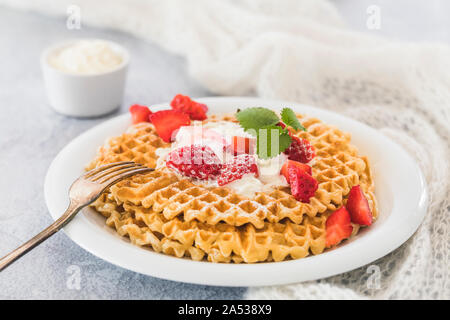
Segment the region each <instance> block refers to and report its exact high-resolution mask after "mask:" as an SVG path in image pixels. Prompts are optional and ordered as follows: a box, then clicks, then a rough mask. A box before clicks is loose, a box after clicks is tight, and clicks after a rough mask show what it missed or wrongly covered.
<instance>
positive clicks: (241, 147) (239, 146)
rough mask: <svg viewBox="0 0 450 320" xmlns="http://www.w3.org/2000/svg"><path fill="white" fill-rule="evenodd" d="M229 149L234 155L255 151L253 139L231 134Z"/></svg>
mask: <svg viewBox="0 0 450 320" xmlns="http://www.w3.org/2000/svg"><path fill="white" fill-rule="evenodd" d="M230 149H231V150H230V152H231V153H232V154H234V155H235V156H237V155H238V154H243V153H246V154H253V153H255V139H252V138H247V137H239V136H233V138H232V139H231V145H230Z"/></svg>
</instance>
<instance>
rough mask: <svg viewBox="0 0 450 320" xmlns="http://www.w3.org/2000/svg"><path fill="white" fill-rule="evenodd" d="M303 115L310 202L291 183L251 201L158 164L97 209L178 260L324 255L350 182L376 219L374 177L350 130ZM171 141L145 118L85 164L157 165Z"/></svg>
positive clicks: (111, 192)
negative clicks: (312, 153) (310, 153)
mask: <svg viewBox="0 0 450 320" xmlns="http://www.w3.org/2000/svg"><path fill="white" fill-rule="evenodd" d="M223 119H225V120H227V121H232V120H233V118H232V117H226V118H223ZM299 119H300V121H301V122H302V124H303V125H304V126H305V127H306V128H307V132H297V133H296V135H297V136H299V137H301V138H305V139H308V140H309V141H310V142H311V144H312V145H313V146H314V148H315V150H316V157H315V159H314V160H313V162H312V163H311V166H312V175H313V177H314V178H315V179H317V181H318V182H319V188H318V190H317V191H316V194H315V196H314V197H313V198H311V201H310V203H309V204H305V203H301V202H299V201H297V200H295V199H294V197H292V196H291V194H290V190H289V188H282V187H280V188H278V189H273V190H272V191H271V192H266V193H257V194H256V195H255V196H254V197H252V198H247V197H244V196H242V195H239V194H237V193H235V192H233V191H232V190H230V189H228V188H225V187H205V186H201V185H198V184H194V183H192V182H191V181H190V180H189V179H187V178H182V177H180V176H179V175H176V174H174V173H173V172H172V171H170V170H169V169H167V168H161V169H157V170H155V171H154V172H151V173H148V174H144V175H138V176H134V177H132V178H130V179H127V180H124V181H122V182H120V183H118V184H116V185H115V186H113V187H111V189H110V190H109V191H108V192H107V193H106V194H105V195H104V196H102V197H101V198H100V199H99V200H98V201H97V202H96V203H95V205H94V207H95V208H96V209H97V211H99V212H101V213H102V214H104V215H105V216H107V217H108V220H107V223H108V225H110V226H112V227H115V228H116V229H117V231H118V233H119V234H121V235H126V236H128V237H129V238H130V240H131V241H132V242H133V243H135V244H138V245H144V246H150V247H152V248H153V250H155V251H157V252H163V253H167V254H171V255H175V256H178V257H182V256H187V257H191V258H192V259H194V260H200V259H203V258H205V257H206V258H207V259H208V260H209V261H214V262H231V261H232V262H242V261H244V262H257V261H281V260H283V259H287V258H289V257H290V258H293V259H297V258H301V257H304V256H306V255H308V253H309V252H312V253H313V254H318V253H321V252H322V251H323V250H324V247H325V221H326V217H327V216H328V215H329V213H330V212H332V211H334V210H335V209H337V208H339V207H341V206H342V205H343V204H345V202H346V196H347V195H348V193H349V191H350V189H351V187H352V186H354V185H357V184H360V185H361V188H362V190H363V191H364V193H365V194H366V196H367V198H368V200H369V205H370V207H371V209H372V212H373V215H374V218H376V217H377V214H378V213H377V206H376V200H375V196H374V193H373V191H374V186H373V179H372V174H371V172H370V167H369V164H368V162H367V159H366V158H365V157H361V156H358V154H357V149H356V148H355V147H354V146H353V145H351V144H350V135H349V134H346V133H343V132H341V131H340V130H338V129H337V128H335V127H333V126H329V125H325V124H323V123H322V122H320V121H319V120H317V119H314V118H305V117H302V116H299ZM218 120H219V119H218V118H215V117H211V118H210V119H209V120H208V121H218ZM169 146H170V145H169V144H167V143H164V142H163V141H162V140H161V139H160V138H159V137H158V136H157V135H156V133H155V131H154V128H153V126H152V125H151V124H148V123H141V124H138V125H134V126H132V127H130V129H128V130H127V132H125V133H124V134H122V135H121V136H119V137H116V138H112V139H110V140H109V141H108V142H107V144H106V145H105V146H104V147H101V148H100V149H99V152H98V155H97V157H96V158H95V159H94V160H93V161H92V162H91V164H90V165H89V166H88V167H87V168H88V169H91V168H94V167H97V166H99V165H102V164H105V163H111V162H116V161H135V162H138V163H141V164H144V165H147V166H149V167H155V165H156V162H157V155H156V153H155V150H156V149H157V148H165V147H169ZM356 230H357V228H355V232H356Z"/></svg>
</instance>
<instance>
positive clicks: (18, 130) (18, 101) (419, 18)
mask: <svg viewBox="0 0 450 320" xmlns="http://www.w3.org/2000/svg"><path fill="white" fill-rule="evenodd" d="M334 3H335V4H336V5H337V7H338V8H339V10H340V11H341V12H342V14H343V16H344V17H345V18H346V19H347V21H348V22H349V25H350V26H351V27H353V28H355V29H357V30H360V31H364V32H370V33H373V34H378V35H387V36H391V37H393V38H397V39H405V40H416V41H430V40H431V41H437V40H439V41H446V42H450V31H449V30H450V22H449V21H448V17H447V16H446V15H445V13H446V12H447V13H448V12H450V10H449V9H450V4H449V2H446V3H444V1H417V0H415V1H406V0H397V1H395V4H393V1H366V0H362V1H360V0H359V1H355V0H336V1H334ZM371 4H378V5H380V8H381V10H382V20H381V29H380V30H368V29H367V28H366V18H367V15H366V8H367V6H368V5H371ZM439 4H440V5H441V6H439ZM83 36H85V37H99V38H105V39H110V40H113V41H117V42H119V43H121V44H123V45H124V46H126V47H127V48H128V49H129V50H130V52H131V59H132V64H131V67H130V70H129V77H128V82H127V89H126V95H125V99H124V103H123V105H122V107H121V109H120V110H119V111H117V112H116V113H114V114H112V115H109V116H108V117H104V118H99V119H89V120H79V119H71V118H66V117H64V116H61V115H59V114H57V113H55V112H53V111H52V110H51V109H50V108H49V107H48V105H47V100H46V97H45V92H44V87H43V83H42V79H41V72H40V68H39V54H40V52H41V51H42V50H43V49H44V48H45V47H47V46H48V45H50V44H52V43H54V42H58V41H60V40H63V39H67V38H68V37H83ZM0 45H1V50H0V61H1V62H0V63H1V64H0V65H1V66H2V68H1V71H0V103H1V105H0V150H1V151H2V152H1V156H0V173H1V175H0V256H1V255H3V254H6V253H7V252H8V251H10V250H12V249H14V248H15V247H17V246H18V245H19V244H21V243H22V242H24V241H26V240H27V239H29V238H30V237H31V236H33V235H34V234H36V233H37V232H38V231H40V230H42V229H43V228H44V227H46V226H47V225H49V224H50V223H51V222H52V219H51V218H50V215H49V214H48V212H47V209H46V206H45V203H44V196H43V182H44V177H45V173H46V171H47V168H48V167H49V165H50V162H51V161H52V159H53V158H54V156H55V155H56V154H57V153H58V152H59V150H61V149H62V148H63V147H64V146H65V145H66V144H67V143H68V142H69V141H70V140H72V139H73V138H74V137H76V136H77V135H79V134H80V133H82V132H84V131H85V130H86V129H88V128H91V127H93V126H95V125H96V124H98V123H100V122H102V121H104V120H105V119H107V118H110V117H113V116H115V115H117V114H119V113H123V112H126V109H127V107H128V106H129V105H130V104H132V103H135V102H139V103H142V104H148V105H151V104H154V103H159V102H163V101H168V100H170V99H171V98H172V97H173V96H174V95H175V94H176V93H185V94H189V95H191V96H208V95H212V93H210V92H208V91H207V90H205V89H204V88H202V87H201V86H200V85H199V84H198V83H196V82H195V81H194V80H192V79H191V78H190V77H189V76H188V75H187V73H186V68H185V67H186V65H185V62H184V61H183V60H182V59H181V58H179V57H176V56H173V55H170V54H168V53H166V52H164V51H163V50H161V49H160V48H158V47H157V46H155V45H152V44H151V43H146V42H143V41H141V40H139V39H136V38H134V37H130V36H129V35H126V34H122V33H117V32H113V31H110V30H99V29H93V28H88V27H84V26H83V28H82V29H81V30H76V31H70V30H67V29H66V27H65V20H63V19H56V18H48V17H44V16H40V15H36V14H32V13H27V12H20V11H14V10H11V9H6V8H3V7H0ZM73 266H75V267H73ZM73 268H76V269H77V270H79V271H80V275H81V283H80V287H81V289H80V290H77V289H76V288H73V286H71V285H70V281H71V279H72V277H71V274H72V272H73V270H74V269H73ZM224 276H226V275H224ZM268 276H270V275H268ZM68 284H69V285H68ZM244 293H245V288H222V287H210V286H197V285H189V284H184V283H178V282H173V281H166V280H160V279H156V278H152V277H149V276H144V275H140V274H137V273H133V272H130V271H127V270H124V269H122V268H119V267H116V266H114V265H111V264H109V263H107V262H104V261H102V260H100V259H98V258H96V257H95V256H93V255H91V254H90V253H87V252H86V251H84V250H82V249H81V248H80V247H78V246H77V245H76V244H74V243H73V242H72V241H71V240H70V239H69V238H68V237H67V236H66V235H65V234H64V233H63V232H60V233H58V234H56V235H55V236H53V237H52V238H51V239H49V240H48V241H46V242H45V243H43V244H42V245H41V246H39V247H38V248H36V249H35V250H33V251H32V252H30V253H29V254H27V255H26V256H25V257H24V258H22V259H21V260H20V261H18V262H16V263H15V264H13V265H12V266H10V267H9V268H8V269H6V270H5V271H3V272H1V273H0V298H3V299H18V298H20V299H95V298H101V299H236V298H241V297H242V296H243V294H244Z"/></svg>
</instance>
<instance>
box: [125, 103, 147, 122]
mask: <svg viewBox="0 0 450 320" xmlns="http://www.w3.org/2000/svg"><path fill="white" fill-rule="evenodd" d="M129 110H130V113H131V122H132V123H133V124H136V123H139V122H149V116H150V115H151V114H152V112H151V111H150V109H149V108H148V107H147V106H142V105H139V104H133V105H132V106H131V107H130V109H129Z"/></svg>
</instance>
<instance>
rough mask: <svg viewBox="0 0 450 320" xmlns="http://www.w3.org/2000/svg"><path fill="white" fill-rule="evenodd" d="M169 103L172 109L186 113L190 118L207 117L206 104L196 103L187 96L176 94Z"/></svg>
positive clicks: (201, 118)
mask: <svg viewBox="0 0 450 320" xmlns="http://www.w3.org/2000/svg"><path fill="white" fill-rule="evenodd" d="M170 105H171V106H172V108H173V109H174V110H178V111H182V112H184V113H187V114H188V115H189V117H190V118H191V119H192V120H205V119H206V118H207V116H206V112H208V107H207V106H206V104H202V103H198V102H196V101H194V100H192V99H191V98H190V97H188V96H184V95H182V94H177V95H176V96H175V97H174V98H173V99H172V101H171V102H170Z"/></svg>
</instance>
